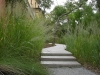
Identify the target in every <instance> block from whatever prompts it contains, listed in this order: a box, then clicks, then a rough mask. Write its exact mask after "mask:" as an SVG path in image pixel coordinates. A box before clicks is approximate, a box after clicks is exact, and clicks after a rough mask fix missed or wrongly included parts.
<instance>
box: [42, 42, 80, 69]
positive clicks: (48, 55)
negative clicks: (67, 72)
mask: <svg viewBox="0 0 100 75" xmlns="http://www.w3.org/2000/svg"><path fill="white" fill-rule="evenodd" d="M65 49H66V46H65V45H63V44H56V46H53V47H49V48H44V49H42V52H41V64H42V65H44V66H47V67H81V64H80V63H78V62H77V61H76V58H75V57H73V56H72V53H71V52H69V51H66V50H65Z"/></svg>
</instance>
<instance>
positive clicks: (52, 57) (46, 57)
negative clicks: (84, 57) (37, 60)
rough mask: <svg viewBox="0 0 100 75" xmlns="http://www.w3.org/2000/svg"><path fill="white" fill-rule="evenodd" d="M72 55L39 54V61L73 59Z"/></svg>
mask: <svg viewBox="0 0 100 75" xmlns="http://www.w3.org/2000/svg"><path fill="white" fill-rule="evenodd" d="M75 60H76V58H75V57H73V56H41V61H75Z"/></svg>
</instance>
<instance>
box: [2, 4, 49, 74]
mask: <svg viewBox="0 0 100 75" xmlns="http://www.w3.org/2000/svg"><path fill="white" fill-rule="evenodd" d="M19 9H20V10H19ZM22 9H23V10H24V9H25V8H24V6H23V5H21V3H19V4H18V3H17V4H16V6H15V7H14V8H13V14H11V12H10V11H11V9H10V6H8V7H7V9H6V17H4V18H1V19H0V68H1V66H3V65H6V66H9V67H11V68H13V67H14V68H13V69H14V71H16V70H17V71H19V70H21V71H19V72H20V73H21V72H23V73H24V74H21V75H46V74H47V73H46V72H45V69H44V68H43V67H42V66H41V65H40V63H39V62H40V53H41V50H42V48H43V47H44V44H45V40H46V39H47V37H46V36H45V34H46V32H47V29H46V26H45V19H44V18H40V19H39V18H36V19H35V20H34V21H33V20H32V19H31V18H30V17H29V13H28V12H27V10H26V9H25V10H24V11H23V10H22ZM17 11H20V13H18V12H17ZM4 67H5V66H4ZM5 68H6V67H5ZM5 70H6V69H5Z"/></svg>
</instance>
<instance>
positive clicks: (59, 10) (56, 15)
mask: <svg viewBox="0 0 100 75" xmlns="http://www.w3.org/2000/svg"><path fill="white" fill-rule="evenodd" d="M51 13H52V16H53V19H54V20H57V19H58V18H59V17H60V16H61V15H62V14H64V13H66V9H65V8H64V7H63V6H61V5H60V6H56V7H55V8H54V10H53V11H52V12H51Z"/></svg>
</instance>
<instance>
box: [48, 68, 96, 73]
mask: <svg viewBox="0 0 100 75" xmlns="http://www.w3.org/2000/svg"><path fill="white" fill-rule="evenodd" d="M48 71H49V74H50V75H96V74H95V73H93V72H91V71H90V70H87V69H85V68H48Z"/></svg>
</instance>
